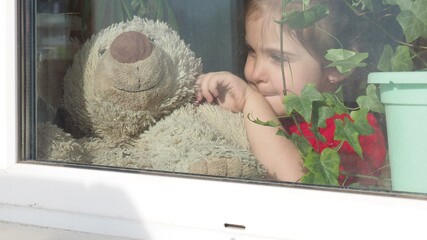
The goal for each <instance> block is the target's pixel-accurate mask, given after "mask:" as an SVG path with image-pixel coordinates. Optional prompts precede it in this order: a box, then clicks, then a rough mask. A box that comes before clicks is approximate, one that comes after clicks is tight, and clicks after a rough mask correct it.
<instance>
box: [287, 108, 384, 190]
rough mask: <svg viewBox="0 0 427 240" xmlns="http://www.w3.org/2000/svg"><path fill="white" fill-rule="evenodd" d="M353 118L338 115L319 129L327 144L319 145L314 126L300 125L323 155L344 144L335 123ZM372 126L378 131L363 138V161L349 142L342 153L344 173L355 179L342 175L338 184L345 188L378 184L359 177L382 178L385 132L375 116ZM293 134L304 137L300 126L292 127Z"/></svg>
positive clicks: (369, 115) (341, 165)
mask: <svg viewBox="0 0 427 240" xmlns="http://www.w3.org/2000/svg"><path fill="white" fill-rule="evenodd" d="M344 118H349V119H350V116H349V115H348V114H341V115H335V116H333V117H331V118H329V119H327V120H326V127H325V128H319V133H320V134H322V135H323V136H324V137H325V139H326V141H325V142H321V141H316V138H315V137H314V135H313V133H312V132H311V131H310V125H309V124H308V123H306V122H302V123H300V124H299V127H300V129H301V131H302V135H303V136H304V137H305V138H306V139H307V140H308V141H309V142H310V143H311V145H312V146H313V148H314V149H315V150H316V151H317V152H318V153H321V152H322V151H323V149H325V148H335V147H337V146H338V145H339V144H340V141H336V140H334V133H335V123H334V121H335V119H344ZM368 122H369V124H370V125H371V126H372V128H373V129H374V133H372V134H370V135H361V136H359V142H360V146H361V148H362V152H363V158H364V159H362V158H361V157H359V155H357V153H356V152H355V151H354V149H353V148H352V147H351V146H350V145H349V144H348V143H347V142H345V143H344V144H343V145H342V147H341V148H340V150H339V151H338V153H339V154H340V157H341V164H340V172H346V173H348V174H350V175H352V176H345V175H343V174H340V175H339V177H338V181H339V183H340V184H341V185H343V184H344V185H345V186H348V185H350V184H351V183H354V182H360V183H361V184H375V181H374V180H372V179H366V178H363V177H362V178H360V177H356V176H355V175H368V176H378V175H379V171H378V170H379V168H381V167H382V166H383V164H384V162H385V158H386V142H385V138H384V134H383V132H382V130H381V127H380V125H379V124H378V121H377V120H376V118H375V116H374V115H373V114H368ZM287 130H288V131H289V132H290V133H291V134H292V133H297V134H299V135H301V133H300V132H299V130H298V128H297V126H296V125H292V126H290V127H289V128H288V129H287Z"/></svg>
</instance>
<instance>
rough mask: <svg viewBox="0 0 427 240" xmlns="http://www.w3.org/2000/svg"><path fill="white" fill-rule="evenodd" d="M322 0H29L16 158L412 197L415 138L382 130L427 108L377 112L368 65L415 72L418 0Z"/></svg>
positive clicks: (420, 59) (419, 39)
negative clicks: (21, 140) (29, 46)
mask: <svg viewBox="0 0 427 240" xmlns="http://www.w3.org/2000/svg"><path fill="white" fill-rule="evenodd" d="M28 2H29V3H30V2H31V3H33V2H32V1H28ZM308 2H310V3H308ZM326 2H327V1H322V0H319V1H300V0H296V1H283V2H282V1H247V0H238V1H236V0H234V1H231V0H216V1H209V0H177V1H169V0H114V1H113V0H108V1H107V0H102V1H101V0H91V1H78V0H37V1H35V5H34V9H35V10H34V11H35V14H34V20H35V21H34V22H35V24H34V33H35V34H33V35H34V36H27V38H29V39H34V41H35V44H34V46H35V49H34V59H35V60H34V66H33V68H34V69H35V70H34V72H35V74H34V75H35V77H34V79H31V78H30V77H27V78H26V80H27V82H26V83H27V85H26V87H25V88H30V89H34V90H35V91H34V92H35V95H34V96H33V98H32V95H30V96H29V97H28V98H29V100H28V101H27V102H28V104H29V106H31V104H30V103H33V102H34V103H35V104H34V105H35V107H34V109H35V112H34V114H32V112H27V113H26V116H29V117H28V118H27V119H28V122H31V119H33V120H34V122H35V123H36V124H34V125H35V126H37V131H35V127H31V125H30V128H32V129H33V130H34V132H35V137H33V138H34V140H35V142H36V143H37V144H36V146H37V147H36V148H35V149H34V150H33V149H31V148H29V149H27V153H26V155H25V156H27V157H26V158H27V159H35V160H36V161H40V162H50V163H61V164H66V165H67V164H79V165H80V164H84V165H85V166H87V167H94V166H95V167H100V166H109V167H114V168H121V169H127V170H138V171H139V170H141V171H142V172H155V173H160V172H161V173H177V174H183V175H191V176H215V177H218V178H219V179H224V178H228V179H246V180H256V181H263V182H270V181H273V182H277V181H280V182H284V183H287V182H291V183H292V182H297V183H298V184H297V185H301V186H304V185H306V184H309V185H315V186H317V185H327V186H330V187H333V188H338V189H347V188H358V189H370V190H371V189H374V190H376V191H378V192H382V193H384V192H389V191H394V192H413V193H421V194H424V193H426V192H427V185H426V184H425V182H427V181H425V180H424V179H417V178H416V177H422V176H423V175H425V171H427V163H424V162H425V161H421V160H420V158H422V156H423V153H422V151H424V149H426V147H427V146H425V145H426V144H425V143H424V142H425V141H423V140H417V139H416V138H415V137H413V136H410V135H405V136H403V137H396V136H395V134H397V133H395V132H394V131H393V132H392V131H391V130H397V129H405V130H406V131H405V132H406V134H407V133H408V132H411V131H415V132H416V133H418V135H420V134H421V133H422V134H421V135H424V133H426V134H427V132H425V130H421V129H419V126H421V125H424V124H422V123H423V122H424V120H426V121H427V119H426V116H422V115H419V116H420V124H413V125H414V126H416V127H417V129H416V130H410V125H411V124H408V123H406V122H405V121H406V120H402V119H399V120H397V121H395V120H389V117H390V116H391V115H392V112H393V111H397V112H400V113H401V112H404V111H405V110H394V108H393V109H392V110H390V108H389V107H388V105H387V103H386V102H385V101H386V100H385V97H383V96H381V98H380V92H381V94H382V93H383V92H384V91H385V92H387V90H386V89H387V87H386V86H384V84H383V83H380V84H378V82H377V80H376V79H378V78H381V76H378V75H372V74H370V73H371V72H390V71H401V72H402V71H405V72H412V73H414V72H415V71H417V70H423V69H425V63H426V55H425V49H426V47H425V45H426V44H425V43H426V42H425V39H424V38H423V37H425V36H427V33H426V32H425V29H427V28H425V27H424V25H425V24H424V22H423V21H420V18H422V14H423V13H422V12H420V10H419V9H423V7H424V6H423V4H425V2H423V1H415V2H412V3H407V4H403V3H402V4H398V5H396V4H392V3H390V4H388V3H385V4H381V3H379V2H377V1H358V3H355V2H354V1H346V0H340V1H332V2H330V3H329V5H328V4H326ZM282 3H283V4H287V5H286V6H284V5H282ZM306 4H309V5H306ZM399 5H400V6H399ZM246 7H247V9H246ZM30 15H31V14H30ZM417 16H419V17H417ZM421 74H425V73H421ZM397 75H398V74H396V73H393V74H392V76H393V77H395V76H397ZM368 78H369V79H370V80H369V81H372V83H374V84H372V83H371V82H369V84H368V83H367V80H368ZM422 79H426V78H425V77H424V78H422ZM398 81H400V80H393V82H394V83H396V82H398ZM424 84H425V82H424V83H421V82H417V84H416V90H417V91H418V90H421V89H423V88H425V86H424ZM404 88H405V89H406V87H404ZM199 89H201V91H199ZM409 95H413V92H411V93H409ZM421 96H423V97H420V98H416V99H417V100H415V101H416V102H417V104H416V105H418V103H419V102H420V101H421V100H422V99H424V100H425V96H427V95H426V94H424V95H421ZM242 99H244V100H242ZM393 99H394V98H393ZM380 101H383V102H380ZM393 101H394V100H393ZM393 101H392V102H393ZM393 104H395V102H393ZM397 105H401V104H397ZM412 105H413V104H412ZM384 106H385V108H384ZM384 109H385V111H384ZM425 109H426V108H425V107H424V108H423V110H414V112H411V113H407V114H405V115H409V116H411V118H410V119H409V122H411V121H413V120H414V119H413V117H412V116H415V115H418V113H423V112H425V111H426V110H425ZM400 115H402V114H400ZM401 124H404V125H401ZM25 139H32V135H31V134H27V135H26V136H25ZM393 139H399V140H401V139H404V142H405V143H409V144H406V145H410V146H412V147H413V148H412V149H411V150H409V153H412V154H411V155H414V159H415V160H413V163H410V164H404V165H403V166H402V165H399V164H400V163H399V161H398V160H396V159H398V158H402V156H404V157H405V158H409V155H410V154H408V152H405V151H404V150H402V149H401V148H402V147H403V144H400V143H397V146H398V148H399V150H398V151H403V152H404V153H403V155H402V153H400V157H394V156H393V155H392V154H393V153H395V152H396V150H393V149H392V147H393V146H396V143H394V142H393V141H392V140H393ZM28 141H29V143H28V145H31V141H30V140H28ZM420 149H421V150H422V151H419V150H420ZM32 156H35V157H32ZM408 161H410V160H409V159H408ZM411 164H412V165H414V166H415V167H416V170H410V169H409V168H407V166H408V165H411ZM393 166H395V167H393ZM422 168H424V170H423V169H422ZM402 169H403V171H400V170H402ZM402 179H403V180H402ZM418 182H420V184H418ZM285 185H286V184H285Z"/></svg>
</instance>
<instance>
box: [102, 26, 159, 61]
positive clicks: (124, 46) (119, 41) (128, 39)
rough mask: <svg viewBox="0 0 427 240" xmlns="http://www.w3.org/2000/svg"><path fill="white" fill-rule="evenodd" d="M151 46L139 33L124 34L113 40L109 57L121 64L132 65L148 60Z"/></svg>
mask: <svg viewBox="0 0 427 240" xmlns="http://www.w3.org/2000/svg"><path fill="white" fill-rule="evenodd" d="M152 50H153V45H152V44H151V42H150V40H149V39H148V37H147V36H145V35H144V34H142V33H140V32H134V31H130V32H125V33H122V34H120V35H119V36H117V37H116V39H114V41H113V43H112V44H111V47H110V52H111V56H112V57H113V58H114V59H116V60H117V61H119V62H121V63H134V62H138V61H141V60H144V59H146V58H148V57H149V56H150V55H151V52H152Z"/></svg>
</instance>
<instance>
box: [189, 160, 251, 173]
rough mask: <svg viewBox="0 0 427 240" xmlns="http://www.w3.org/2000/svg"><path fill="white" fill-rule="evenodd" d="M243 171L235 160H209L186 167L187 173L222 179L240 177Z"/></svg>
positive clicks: (239, 163) (238, 161)
mask: <svg viewBox="0 0 427 240" xmlns="http://www.w3.org/2000/svg"><path fill="white" fill-rule="evenodd" d="M243 169H244V166H243V164H242V162H241V161H240V160H239V159H236V158H209V159H203V160H199V161H196V162H194V163H193V164H191V165H190V166H189V167H188V172H189V173H195V174H203V175H213V176H223V177H241V176H242V173H243Z"/></svg>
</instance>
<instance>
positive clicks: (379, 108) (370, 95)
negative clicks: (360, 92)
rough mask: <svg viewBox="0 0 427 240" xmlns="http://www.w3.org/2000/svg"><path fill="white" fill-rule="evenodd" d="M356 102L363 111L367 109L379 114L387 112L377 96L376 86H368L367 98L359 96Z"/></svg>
mask: <svg viewBox="0 0 427 240" xmlns="http://www.w3.org/2000/svg"><path fill="white" fill-rule="evenodd" d="M356 102H357V104H358V105H359V107H360V108H361V109H367V110H368V111H373V112H378V113H384V112H385V111H384V105H383V104H382V103H381V101H380V99H379V97H378V94H377V87H376V86H375V85H374V84H368V86H367V87H366V96H359V97H358V98H357V99H356Z"/></svg>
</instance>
